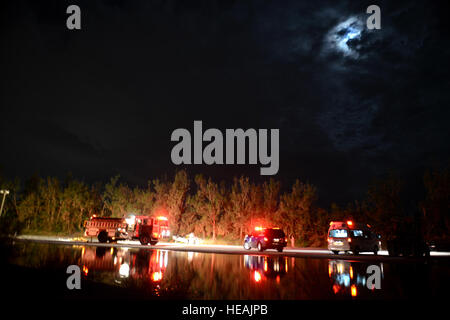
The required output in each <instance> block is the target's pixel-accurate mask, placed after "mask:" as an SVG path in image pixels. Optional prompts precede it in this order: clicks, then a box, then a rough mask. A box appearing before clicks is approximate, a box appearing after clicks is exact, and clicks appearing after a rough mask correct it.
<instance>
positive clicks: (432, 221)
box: [0, 169, 450, 246]
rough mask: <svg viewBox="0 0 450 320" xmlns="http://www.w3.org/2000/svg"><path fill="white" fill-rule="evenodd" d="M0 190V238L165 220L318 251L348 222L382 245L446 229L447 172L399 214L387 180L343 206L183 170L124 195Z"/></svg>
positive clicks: (71, 188) (181, 227)
mask: <svg viewBox="0 0 450 320" xmlns="http://www.w3.org/2000/svg"><path fill="white" fill-rule="evenodd" d="M0 186H1V189H8V190H10V194H9V195H8V196H7V198H6V201H5V207H4V212H3V215H2V217H1V221H0V228H1V229H2V234H5V233H8V234H14V233H36V232H39V233H42V232H45V233H62V234H76V233H79V232H80V231H82V230H83V222H84V221H85V220H87V219H89V218H90V217H91V216H92V215H93V214H96V215H100V216H110V217H122V216H125V215H128V214H135V215H165V216H167V217H168V218H169V223H170V225H171V230H172V233H173V234H177V235H185V234H188V233H191V232H194V233H195V234H196V235H197V236H199V237H201V238H209V239H212V240H216V239H217V238H225V239H230V240H232V239H234V240H238V239H242V238H243V237H244V235H245V234H248V233H250V232H251V231H252V230H253V229H254V228H255V227H256V226H278V227H281V228H283V229H284V230H285V232H286V233H287V234H288V235H289V237H290V238H291V241H295V242H296V243H297V245H309V246H321V245H324V244H325V243H326V233H327V230H328V226H329V222H330V221H332V220H343V219H354V220H355V221H360V222H364V223H368V224H370V225H371V226H372V227H373V228H374V229H375V230H376V231H377V232H379V233H381V234H382V236H383V237H385V238H389V237H391V236H392V235H393V234H394V233H396V232H397V231H398V229H399V226H403V227H405V226H406V227H407V228H410V229H411V230H412V229H413V226H416V225H420V232H421V233H422V234H423V235H424V237H425V238H426V239H430V240H437V239H447V238H448V231H449V227H450V216H449V211H450V210H449V205H450V201H449V194H450V192H449V191H450V176H449V170H448V169H442V170H433V171H430V170H429V171H427V172H426V173H425V174H424V177H423V187H424V193H423V195H422V198H421V199H419V200H417V202H415V203H414V206H413V209H412V210H411V207H405V205H404V201H403V198H402V197H403V196H404V195H402V192H404V187H405V183H404V181H402V179H401V178H399V177H398V176H396V175H395V174H389V175H387V176H386V177H384V178H383V179H379V180H376V181H374V182H373V183H372V184H371V185H370V186H369V187H368V191H367V194H366V197H365V198H364V199H363V200H361V201H354V202H351V203H349V204H348V205H347V206H344V207H342V206H338V205H337V204H335V203H332V204H331V205H330V207H329V208H322V207H321V206H319V205H318V196H319V195H318V190H317V188H316V187H315V186H314V185H312V184H310V183H308V182H302V181H300V180H296V181H295V182H294V183H293V184H292V186H290V188H289V189H288V190H287V191H285V192H282V188H281V183H280V182H279V181H277V180H275V179H273V178H272V179H270V180H267V181H265V182H262V183H255V182H253V181H251V180H250V178H248V177H245V176H241V177H235V178H234V179H233V181H232V182H231V183H228V184H227V183H225V182H223V181H222V182H217V181H214V180H213V179H211V178H209V177H205V176H203V175H196V176H195V177H193V178H191V177H189V176H188V174H187V172H186V171H184V170H181V171H177V172H176V173H175V174H174V176H173V177H171V178H170V179H169V178H167V177H164V178H160V179H154V180H150V181H148V184H147V186H146V187H144V188H142V187H130V186H129V185H127V184H126V183H124V182H123V181H120V176H119V175H117V176H114V177H112V178H111V179H110V181H109V182H108V183H106V184H102V183H94V184H88V183H85V182H83V181H81V180H77V179H75V178H73V177H72V176H70V175H69V176H68V177H67V178H66V179H64V180H60V179H58V178H55V177H47V178H41V177H38V176H36V175H35V176H33V177H31V178H30V179H28V180H26V181H25V182H23V183H22V182H21V181H20V180H19V179H15V180H13V181H9V180H6V179H4V178H1V177H0Z"/></svg>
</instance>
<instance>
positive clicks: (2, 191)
mask: <svg viewBox="0 0 450 320" xmlns="http://www.w3.org/2000/svg"><path fill="white" fill-rule="evenodd" d="M0 194H3V200H2V206H1V207H0V217H1V216H2V212H3V205H4V204H5V198H6V196H7V195H8V194H9V190H0Z"/></svg>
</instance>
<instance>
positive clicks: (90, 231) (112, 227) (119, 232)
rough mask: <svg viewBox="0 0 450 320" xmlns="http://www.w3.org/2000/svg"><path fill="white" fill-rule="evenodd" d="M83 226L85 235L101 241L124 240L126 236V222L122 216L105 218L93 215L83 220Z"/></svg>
mask: <svg viewBox="0 0 450 320" xmlns="http://www.w3.org/2000/svg"><path fill="white" fill-rule="evenodd" d="M84 228H85V231H84V236H85V237H91V238H92V237H97V239H98V241H99V242H101V243H105V242H108V241H110V242H112V241H117V240H125V239H127V237H128V235H127V233H126V228H127V223H126V221H125V219H122V218H106V217H97V216H95V215H93V216H92V217H91V218H90V219H89V220H87V221H85V222H84Z"/></svg>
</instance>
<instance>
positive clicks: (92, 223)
mask: <svg viewBox="0 0 450 320" xmlns="http://www.w3.org/2000/svg"><path fill="white" fill-rule="evenodd" d="M84 227H85V232H84V235H85V236H86V237H97V239H98V241H99V242H102V243H105V242H107V241H109V242H112V241H117V240H135V239H137V240H139V241H140V242H141V244H144V245H147V244H149V243H150V244H151V245H155V244H156V243H158V241H159V239H161V238H163V237H168V236H169V235H170V231H169V224H168V219H167V218H166V217H163V216H160V217H149V216H134V215H130V216H129V217H128V218H104V217H96V216H95V215H94V216H92V217H91V218H90V219H89V220H88V221H85V223H84Z"/></svg>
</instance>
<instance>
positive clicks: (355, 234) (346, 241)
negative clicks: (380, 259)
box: [327, 220, 381, 255]
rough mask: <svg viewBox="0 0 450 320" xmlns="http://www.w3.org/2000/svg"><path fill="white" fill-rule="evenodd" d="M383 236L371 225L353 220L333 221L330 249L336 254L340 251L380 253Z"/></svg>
mask: <svg viewBox="0 0 450 320" xmlns="http://www.w3.org/2000/svg"><path fill="white" fill-rule="evenodd" d="M380 238H381V236H380V235H378V234H375V233H374V232H373V231H372V229H371V227H370V225H368V224H362V223H355V222H353V221H351V220H348V221H345V222H342V221H331V222H330V228H329V229H328V239H327V240H328V250H331V251H333V253H334V254H339V252H340V251H344V252H345V253H348V252H349V251H351V252H353V254H356V255H357V254H359V253H360V252H373V253H374V254H378V251H379V250H380V249H381V241H380Z"/></svg>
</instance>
